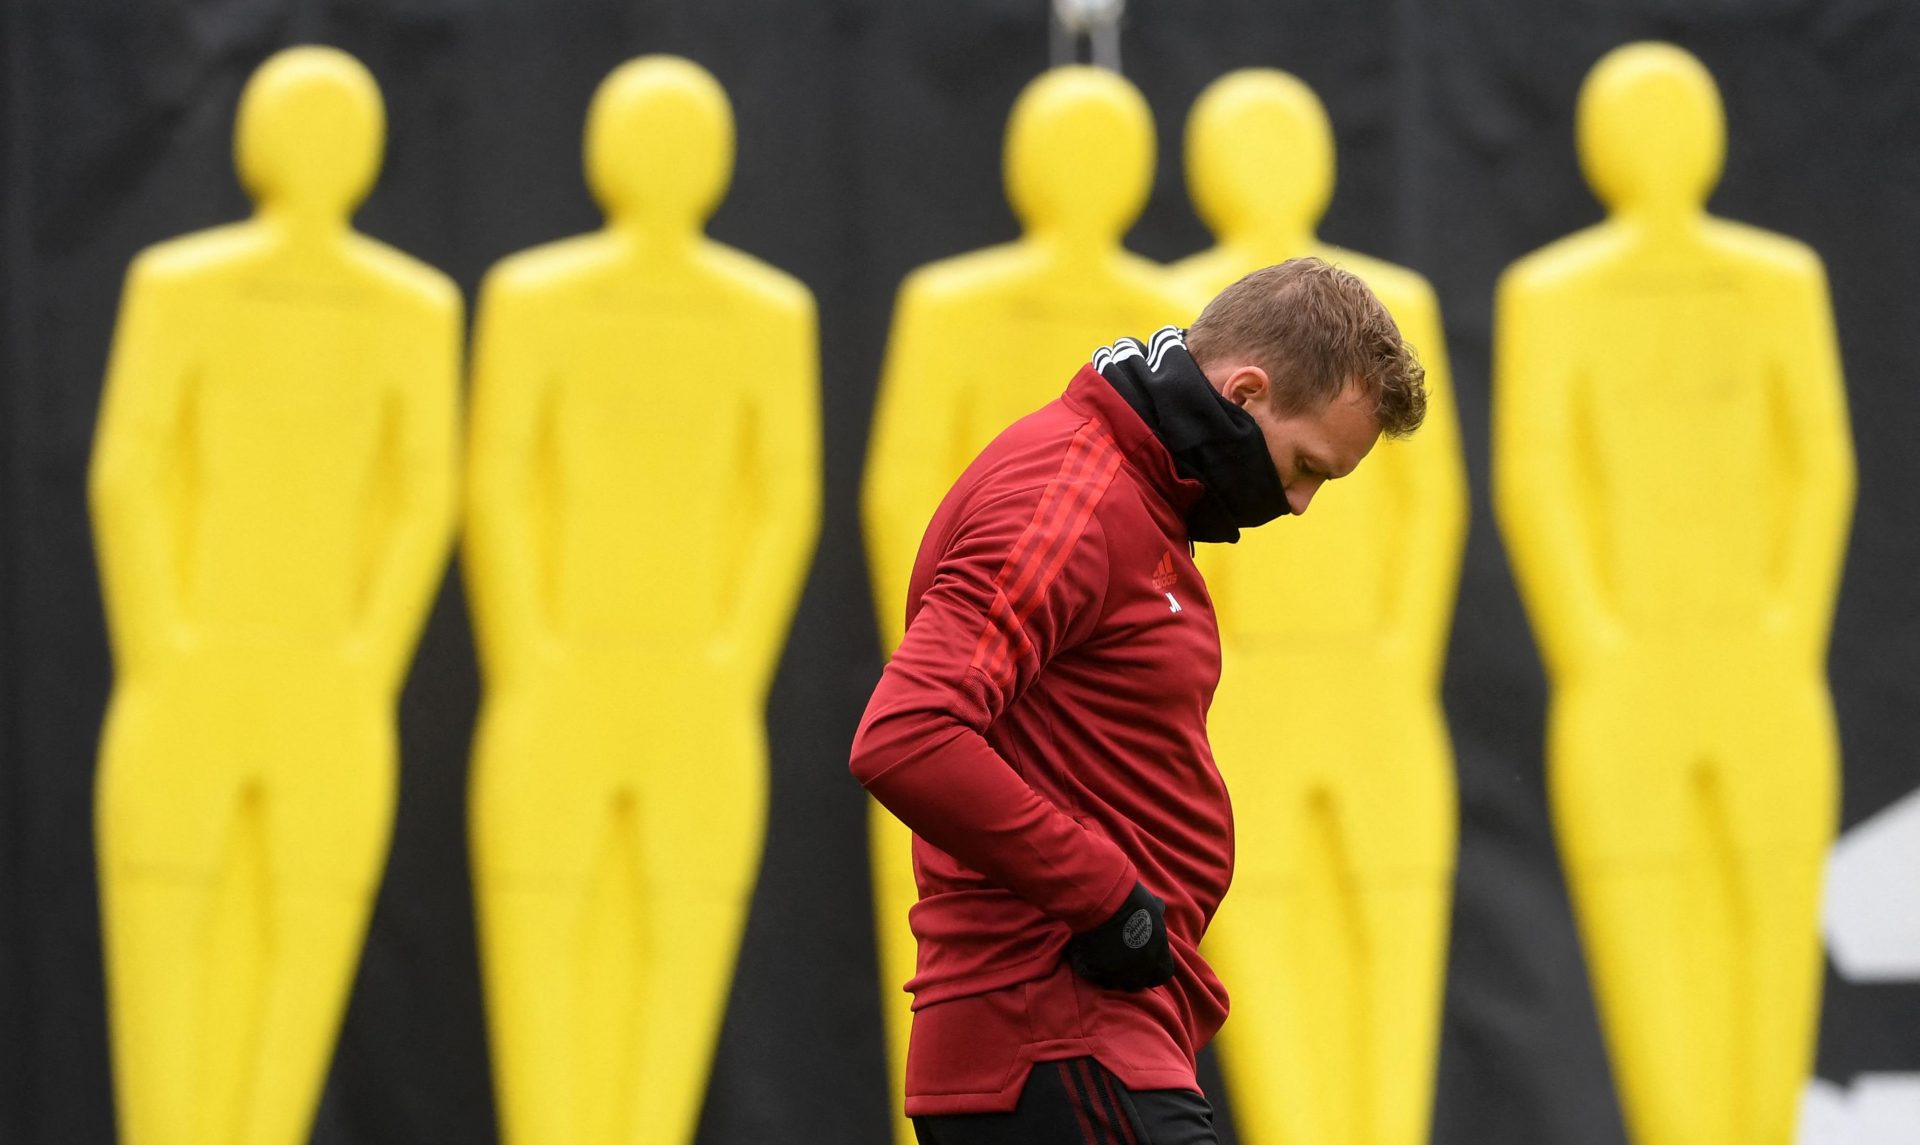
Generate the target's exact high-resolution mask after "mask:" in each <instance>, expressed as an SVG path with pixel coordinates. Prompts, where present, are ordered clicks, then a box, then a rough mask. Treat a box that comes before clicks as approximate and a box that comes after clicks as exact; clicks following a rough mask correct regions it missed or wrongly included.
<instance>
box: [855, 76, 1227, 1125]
mask: <svg viewBox="0 0 1920 1145" xmlns="http://www.w3.org/2000/svg"><path fill="white" fill-rule="evenodd" d="M1153 146H1154V143H1153V117H1152V114H1151V112H1149V111H1148V109H1147V104H1146V100H1145V99H1143V98H1142V97H1141V95H1140V93H1139V92H1138V91H1136V90H1135V89H1134V87H1133V85H1132V84H1129V83H1128V82H1127V81H1126V80H1124V79H1122V78H1121V77H1120V76H1118V75H1115V74H1113V73H1112V72H1106V71H1101V70H1098V69H1095V68H1089V67H1068V68H1059V69H1056V70H1054V71H1050V72H1048V73H1046V74H1045V75H1042V76H1041V77H1040V78H1039V79H1037V80H1035V81H1034V82H1033V83H1031V84H1029V85H1028V86H1027V88H1026V90H1025V91H1023V92H1022V93H1021V95H1020V98H1019V99H1018V101H1016V102H1015V104H1014V108H1013V115H1012V118H1011V120H1010V121H1009V123H1008V126H1007V148H1006V184H1007V196H1008V199H1009V200H1010V201H1011V203H1012V205H1013V209H1014V213H1015V214H1016V215H1018V216H1019V219H1020V222H1021V225H1022V228H1023V232H1024V233H1023V234H1022V236H1021V237H1020V238H1019V239H1017V240H1016V241H1014V242H1010V243H1006V244H1004V245H1001V246H995V247H988V248H986V249H983V250H978V251H973V252H971V253H968V254H963V255H959V256H957V257H954V258H949V259H943V260H941V261H939V262H934V263H930V264H928V265H926V266H923V267H920V268H919V269H917V270H915V271H914V272H913V273H912V274H910V275H908V276H907V279H906V281H905V282H904V283H903V284H902V285H901V288H900V297H899V300H898V303H897V305H896V308H895V313H894V325H893V332H892V335H891V339H890V341H889V344H888V347H887V361H886V374H885V377H884V378H882V380H881V385H880V396H879V404H878V409H877V411H876V413H875V416H874V428H873V445H872V449H871V453H870V456H869V458H868V463H867V472H866V481H865V489H864V505H863V509H864V518H865V524H866V534H867V553H868V560H869V562H870V565H871V569H872V576H873V585H874V603H875V606H876V607H877V608H878V610H879V614H880V634H881V639H882V640H883V641H884V642H885V644H886V647H887V648H888V649H889V650H891V649H892V648H894V647H895V646H896V645H898V644H899V643H900V638H901V636H902V634H903V631H904V626H905V622H906V615H905V613H906V600H907V581H908V579H909V578H910V576H911V574H912V571H913V560H914V555H915V553H916V552H917V551H918V549H919V546H920V537H921V533H922V531H923V530H925V528H926V526H927V521H928V520H929V519H931V518H932V516H933V511H934V509H935V508H937V507H938V506H939V504H940V499H941V498H942V497H943V496H945V495H946V492H947V489H948V487H949V486H951V485H952V484H953V481H954V479H955V478H957V477H958V476H959V475H960V472H961V470H963V469H965V468H966V466H967V464H968V463H969V462H971V461H972V460H973V458H974V455H975V454H977V453H979V452H980V450H981V449H982V448H983V447H985V446H986V444H987V443H988V442H989V441H991V440H993V438H994V437H995V436H996V435H998V434H999V432H1000V431H1001V430H1003V429H1005V428H1006V427H1007V426H1009V425H1011V424H1012V423H1013V422H1015V421H1016V420H1018V419H1019V418H1021V417H1022V416H1024V415H1026V414H1028V413H1031V412H1033V411H1034V410H1036V409H1038V408H1040V407H1041V406H1042V405H1045V404H1046V403H1047V402H1049V401H1051V400H1053V399H1054V398H1056V397H1058V396H1059V395H1060V392H1061V391H1062V390H1064V389H1066V385H1067V380H1068V379H1069V378H1071V377H1072V375H1073V372H1074V371H1075V370H1076V369H1078V368H1079V367H1080V366H1081V365H1083V364H1085V363H1086V361H1087V360H1088V358H1089V356H1090V355H1091V354H1092V353H1093V351H1094V349H1095V348H1096V347H1098V346H1100V345H1102V344H1104V343H1107V342H1111V341H1112V340H1113V339H1114V338H1116V337H1120V336H1121V335H1125V334H1129V333H1131V334H1133V335H1135V336H1137V337H1144V336H1145V335H1146V334H1147V333H1150V332H1152V331H1153V330H1155V329H1157V328H1158V327H1160V326H1164V325H1166V324H1167V323H1169V322H1180V321H1185V320H1186V319H1188V318H1190V317H1192V314H1193V310H1192V308H1191V307H1189V306H1187V305H1186V304H1185V303H1184V301H1183V300H1182V298H1181V296H1180V295H1179V293H1178V291H1177V290H1176V289H1175V288H1174V287H1173V285H1172V283H1171V281H1170V280H1169V279H1168V278H1167V277H1166V272H1165V270H1164V269H1162V268H1160V267H1158V266H1156V265H1154V264H1153V263H1150V262H1147V261H1146V260H1144V259H1142V258H1139V257H1138V256H1136V255H1133V254H1129V253H1128V252H1127V251H1126V250H1124V249H1122V248H1121V246H1120V239H1121V236H1122V235H1124V234H1125V233H1126V230H1127V228H1128V227H1129V226H1131V225H1132V224H1133V220H1134V218H1135V217H1136V216H1138V215H1139V213H1140V208H1141V206H1142V205H1144V203H1145V202H1146V198H1147V191H1148V190H1149V188H1150V187H1151V185H1152V182H1153ZM870 822H871V841H872V850H873V880H874V906H875V909H876V910H877V912H878V917H877V925H878V927H879V936H880V942H879V949H880V970H881V976H882V979H883V997H884V1002H883V1007H884V1011H885V1014H886V1017H887V1025H888V1039H889V1043H890V1046H891V1051H892V1062H893V1071H894V1072H893V1094H894V1099H895V1101H896V1103H897V1102H898V1100H899V1098H900V1094H901V1092H902V1089H901V1082H902V1078H903V1077H904V1075H905V1068H906V1045H907V1028H908V1019H909V1009H908V999H907V997H906V996H905V995H904V994H902V993H901V992H900V986H901V984H903V983H904V982H906V981H907V979H909V978H911V977H912V976H913V968H914V941H913V935H912V933H911V932H910V931H909V930H908V929H907V921H906V920H907V908H908V907H910V906H912V905H913V903H914V901H915V899H916V898H917V897H918V894H917V892H916V890H915V888H914V882H913V867H912V860H911V857H910V855H911V850H910V845H909V844H910V840H911V839H912V835H911V834H910V833H909V832H908V831H907V829H906V828H905V827H902V826H901V825H900V823H899V821H898V820H896V819H894V818H893V816H892V815H891V814H889V813H888V812H887V810H886V809H885V808H883V807H881V806H880V805H879V804H877V803H876V804H874V805H873V807H872V817H871V820H870ZM896 1108H898V1106H897V1104H896ZM897 1132H898V1134H899V1139H900V1141H901V1142H902V1143H903V1145H906V1143H910V1142H911V1141H912V1140H913V1137H912V1132H913V1131H912V1129H911V1127H910V1126H909V1125H908V1124H907V1123H906V1122H905V1121H904V1120H902V1121H900V1122H898V1123H897Z"/></svg>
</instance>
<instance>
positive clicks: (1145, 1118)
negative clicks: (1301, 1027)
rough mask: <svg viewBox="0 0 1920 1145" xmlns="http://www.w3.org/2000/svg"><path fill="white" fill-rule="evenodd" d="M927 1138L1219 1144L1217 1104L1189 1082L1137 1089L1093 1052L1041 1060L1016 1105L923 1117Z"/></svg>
mask: <svg viewBox="0 0 1920 1145" xmlns="http://www.w3.org/2000/svg"><path fill="white" fill-rule="evenodd" d="M913 1131H914V1135H915V1136H916V1137H917V1138H919V1141H920V1145H1219V1141H1220V1139H1219V1138H1218V1137H1217V1136H1215V1135H1214V1132H1213V1107H1212V1106H1210V1105H1208V1104H1207V1099H1206V1098H1205V1097H1202V1096H1201V1095H1200V1094H1197V1093H1194V1092H1192V1091H1191V1090H1185V1089H1147V1090H1140V1091H1138V1092H1131V1091H1129V1090H1128V1089H1127V1087H1126V1086H1124V1085H1121V1084H1120V1081H1119V1079H1118V1078H1115V1077H1114V1076H1113V1075H1112V1074H1110V1073H1108V1072H1107V1071H1106V1070H1105V1069H1103V1068H1101V1065H1100V1063H1099V1062H1097V1061H1095V1060H1093V1059H1092V1058H1068V1059H1066V1060H1064V1061H1051V1062H1039V1063H1037V1064H1035V1065H1034V1067H1033V1072H1032V1073H1031V1074H1029V1075H1028V1076H1027V1086H1026V1088H1025V1089H1023V1090H1021V1091H1020V1104H1019V1106H1018V1107H1017V1108H1015V1109H1014V1111H1013V1112H1012V1113H961V1114H953V1115H949V1116H942V1117H916V1118H914V1119H913Z"/></svg>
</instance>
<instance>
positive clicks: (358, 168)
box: [234, 47, 387, 221]
mask: <svg viewBox="0 0 1920 1145" xmlns="http://www.w3.org/2000/svg"><path fill="white" fill-rule="evenodd" d="M386 129H387V125H386V109H385V108H384V107H383V106H382V105H381V102H380V88H379V87H378V86H377V85H376V84H375V83H374V82H373V76H372V75H371V74H369V73H368V71H367V69H366V68H365V67H363V66H361V64H360V61H358V60H356V59H354V58H353V57H352V56H350V55H348V54H346V53H345V52H342V51H339V50H338V49H335V48H321V47H302V48H289V49H287V50H286V51H283V52H280V53H277V54H276V55H274V56H273V58H271V59H269V60H268V61H267V62H266V63H264V64H262V65H260V68H259V70H257V71H255V72H254V73H253V77H252V78H251V79H249V80H248V81H247V86H246V90H245V91H244V92H243V93H242V94H241V96H240V113H239V117H238V119H237V122H236V123H235V126H234V163H235V166H237V167H238V168H239V172H240V181H241V184H242V185H243V186H245V187H246V189H247V193H248V194H249V195H251V196H253V199H254V202H255V203H257V204H258V205H259V206H260V207H261V208H263V209H264V210H268V211H283V212H285V213H287V214H290V215H294V216H298V217H330V218H336V219H339V220H341V221H344V220H345V219H346V218H347V216H349V215H351V214H352V213H353V210H354V208H355V207H357V206H359V205H360V201H361V200H362V199H364V198H365V197H366V194H367V190H368V189H369V188H370V187H372V186H373V179H374V176H375V175H377V174H378V173H379V169H380V153H381V149H382V147H383V145H384V143H385V139H386Z"/></svg>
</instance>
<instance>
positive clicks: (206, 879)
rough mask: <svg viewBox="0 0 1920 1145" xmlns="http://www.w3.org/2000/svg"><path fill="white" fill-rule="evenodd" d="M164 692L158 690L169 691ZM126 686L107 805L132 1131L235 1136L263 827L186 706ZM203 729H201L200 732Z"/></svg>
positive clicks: (107, 776)
mask: <svg viewBox="0 0 1920 1145" xmlns="http://www.w3.org/2000/svg"><path fill="white" fill-rule="evenodd" d="M155 699H157V698H155ZM148 700H149V697H145V696H136V697H131V698H130V697H128V696H127V695H124V694H123V695H119V696H116V698H115V701H114V707H113V709H112V711H111V712H110V714H109V716H108V720H107V724H106V728H105V734H104V736H103V744H102V752H101V768H100V779H99V788H98V800H97V803H98V807H97V838H96V842H97V846H98V849H99V870H100V875H99V878H100V899H101V913H102V923H103V931H104V935H103V936H104V939H105V963H106V972H107V974H106V976H107V995H108V1003H109V1007H108V1012H109V1017H110V1019H111V1021H110V1023H109V1025H110V1028H111V1035H112V1049H113V1065H114V1070H113V1074H114V1091H115V1098H116V1107H117V1108H116V1112H117V1118H118V1123H119V1131H120V1133H119V1136H120V1140H121V1141H122V1142H124V1143H125V1145H205V1143H208V1142H214V1143H217V1142H219V1141H220V1140H221V1137H220V1134H222V1133H231V1131H232V1129H233V1128H234V1127H235V1125H234V1122H233V1120H232V1119H231V1118H225V1119H224V1123H223V1124H216V1123H217V1122H221V1121H222V1120H223V1119H222V1118H221V1117H220V1116H219V1115H218V1114H216V1113H214V1112H213V1111H214V1110H231V1109H232V1108H233V1098H234V1095H235V1094H236V1093H237V1092H238V1091H237V1075H238V1073H239V1072H240V1068H241V1065H240V1060H241V1059H240V1057H239V1056H238V1055H237V1054H236V1053H234V1052H228V1053H226V1054H221V1053H219V1052H217V1050H216V1047H222V1046H225V1047H226V1048H227V1049H229V1050H230V1051H232V1050H237V1049H238V1048H239V1044H238V1042H237V1041H236V1040H235V1039H234V1038H233V1037H231V1036H228V1035H230V1034H231V1033H232V1032H234V1031H235V1030H236V1029H244V1028H245V1026H246V1024H247V1023H246V1016H247V1015H249V1014H250V1013H252V1012H253V1010H254V1005H253V1003H254V1001H255V999H256V997H257V986H258V980H259V974H260V963H261V961H262V958H263V950H262V945H263V944H262V943H261V942H260V941H259V935H258V927H259V926H261V925H263V921H264V917H263V914H262V912H261V910H260V909H259V903H260V895H261V892H262V888H263V884H264V878H265V876H264V871H263V869H262V860H261V857H260V851H259V842H258V824H257V823H255V822H249V821H248V819H247V817H246V816H244V815H241V814H238V813H237V812H238V810H239V809H240V808H241V806H242V804H243V799H242V795H241V788H240V785H239V783H238V782H237V781H236V780H235V779H234V778H233V774H234V772H235V768H234V767H232V766H229V764H230V763H231V761H230V760H227V759H225V758H224V755H223V753H222V752H220V751H219V750H218V749H219V748H221V747H226V746H230V745H229V744H225V743H221V742H220V741H217V740H215V741H208V744H207V746H208V750H205V751H202V752H200V753H197V754H196V753H193V752H190V751H188V750H186V747H185V741H186V740H188V739H194V738H199V737H197V736H193V735H191V734H188V735H185V736H182V735H180V734H178V733H179V732H180V731H181V730H182V729H181V725H180V723H178V722H176V721H174V720H169V719H165V718H162V716H163V713H165V712H166V710H167V709H168V708H169V707H171V706H172V705H170V704H166V703H150V702H148ZM188 730H189V733H190V729H188Z"/></svg>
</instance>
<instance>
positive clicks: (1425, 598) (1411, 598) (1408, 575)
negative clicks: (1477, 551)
mask: <svg viewBox="0 0 1920 1145" xmlns="http://www.w3.org/2000/svg"><path fill="white" fill-rule="evenodd" d="M1406 309H1407V311H1408V312H1407V314H1406V315H1405V316H1404V318H1403V319H1402V331H1403V333H1404V335H1405V337H1406V339H1407V340H1408V341H1409V342H1410V343H1412V345H1413V347H1414V349H1415V350H1416V351H1417V352H1418V353H1419V355H1420V361H1421V362H1422V363H1423V364H1424V365H1425V366H1426V368H1427V420H1426V422H1425V424H1423V425H1422V426H1421V427H1420V429H1419V430H1417V431H1416V432H1415V433H1414V435H1413V436H1412V437H1411V438H1408V439H1407V440H1406V441H1403V442H1396V443H1394V446H1393V448H1394V450H1395V451H1396V456H1395V457H1394V459H1393V470H1394V477H1395V483H1396V484H1397V485H1398V487H1399V488H1398V490H1397V492H1398V495H1399V496H1398V501H1399V504H1400V509H1401V513H1400V526H1399V528H1398V530H1397V532H1398V535H1399V538H1400V551H1399V555H1398V558H1397V567H1396V570H1395V571H1396V572H1397V573H1398V574H1399V582H1398V583H1397V584H1396V585H1395V586H1394V601H1393V607H1392V609H1391V611H1390V613H1389V619H1388V631H1387V633H1386V635H1387V638H1388V640H1389V641H1390V642H1391V643H1392V644H1393V645H1394V646H1395V647H1396V649H1399V650H1404V651H1405V652H1406V653H1407V654H1408V655H1409V656H1410V658H1411V660H1412V662H1413V664H1414V666H1415V668H1416V670H1417V671H1418V672H1419V673H1420V674H1421V678H1422V679H1423V680H1425V681H1428V682H1429V683H1430V684H1431V685H1433V686H1438V684H1439V680H1440V672H1441V669H1442V667H1443V661H1444V660H1445V657H1446V648H1447V637H1448V635H1449V633H1450V632H1451V629H1452V627H1453V603H1454V593H1455V591H1456V589H1457V588H1458V586H1459V580H1460V549H1461V545H1462V544H1463V543H1464V542H1465V540H1466V525H1467V475H1466V470H1465V465H1464V462H1463V460H1462V457H1461V452H1460V415H1459V413H1458V411H1457V410H1456V409H1455V408H1454V401H1453V379H1452V375H1451V374H1450V372H1449V371H1448V368H1447V343H1446V337H1445V335H1444V333H1443V332H1442V330H1441V325H1440V307H1439V304H1438V302H1437V301H1436V300H1435V299H1434V297H1433V292H1432V290H1431V288H1424V287H1423V289H1422V291H1421V293H1420V295H1419V299H1418V304H1417V305H1415V306H1409V307H1407V308H1406Z"/></svg>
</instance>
